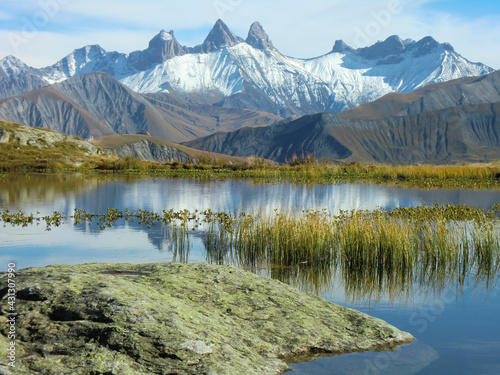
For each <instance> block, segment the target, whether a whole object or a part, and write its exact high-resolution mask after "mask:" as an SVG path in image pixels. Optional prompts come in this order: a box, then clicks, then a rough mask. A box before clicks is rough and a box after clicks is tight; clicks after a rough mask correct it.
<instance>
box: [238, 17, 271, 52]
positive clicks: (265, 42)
mask: <svg viewBox="0 0 500 375" xmlns="http://www.w3.org/2000/svg"><path fill="white" fill-rule="evenodd" d="M245 42H246V43H248V44H250V45H251V46H252V47H254V48H257V49H271V50H275V49H276V48H274V45H273V42H271V39H269V35H267V33H266V32H265V31H264V28H263V27H262V25H261V24H260V23H258V22H254V23H253V24H252V26H250V31H249V32H248V37H247V39H246V41H245Z"/></svg>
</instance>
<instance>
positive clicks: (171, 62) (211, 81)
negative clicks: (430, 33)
mask: <svg viewBox="0 0 500 375" xmlns="http://www.w3.org/2000/svg"><path fill="white" fill-rule="evenodd" d="M0 62H1V63H0V97H6V96H13V95H17V94H19V93H23V92H27V91H26V90H28V89H36V88H40V87H42V86H43V85H46V84H52V83H56V82H61V81H63V80H65V79H67V78H70V77H75V76H79V75H83V74H86V73H91V72H97V71H100V72H106V73H109V74H111V75H112V76H113V77H115V78H116V79H118V80H119V81H121V82H122V83H123V84H125V85H127V86H128V87H129V88H131V89H133V90H135V91H137V92H140V93H161V92H175V93H178V94H180V95H182V96H183V97H196V98H197V99H200V98H202V99H203V100H205V101H206V102H207V103H210V104H213V103H214V102H217V101H218V105H220V106H224V107H233V108H249V109H256V110H260V111H266V112H271V113H275V114H277V115H280V116H282V117H288V116H290V115H303V114H309V113H314V112H331V113H336V112H340V111H342V110H345V109H348V108H352V107H354V106H357V105H360V104H363V103H366V102H368V101H373V100H375V99H378V98H380V97H381V96H383V95H385V94H388V93H390V92H394V91H399V92H411V91H413V90H416V89H418V88H420V87H422V86H424V85H426V84H429V83H435V82H443V81H447V80H451V79H455V78H461V77H465V76H478V75H484V74H487V73H490V72H492V71H493V69H491V68H489V67H487V66H485V65H483V64H480V63H472V62H470V61H468V60H467V59H465V58H464V57H462V56H461V55H459V54H458V53H457V52H455V51H454V49H453V47H451V46H450V45H449V44H447V43H443V44H440V43H439V42H437V41H436V40H435V39H433V38H432V37H425V38H423V39H422V40H420V41H413V40H410V39H406V40H402V39H401V38H400V37H399V36H397V35H393V36H390V37H388V38H387V39H386V40H384V41H380V42H378V43H376V44H374V45H372V46H369V47H364V48H359V49H353V48H352V47H350V46H348V45H347V44H346V43H344V42H343V41H341V40H338V41H336V42H335V45H334V47H333V49H332V51H331V52H330V53H327V54H325V55H322V56H319V57H316V58H312V59H295V58H292V57H287V56H284V55H282V54H281V53H279V51H277V50H276V48H275V47H274V46H273V44H272V42H271V39H270V38H269V36H268V35H267V33H266V32H265V31H264V28H263V27H262V25H260V24H259V23H258V22H255V23H254V24H252V26H251V27H250V30H249V33H248V37H247V39H246V40H243V39H242V38H240V37H238V36H236V35H235V34H234V33H233V32H232V31H231V30H230V29H229V27H228V26H227V25H226V24H225V23H224V22H223V21H222V20H218V21H217V22H216V23H215V25H214V27H213V28H212V30H211V31H210V33H209V34H208V36H207V38H206V39H205V41H204V42H203V43H202V44H200V45H198V46H196V47H185V46H182V45H180V44H179V42H178V41H177V40H176V38H175V36H174V32H173V31H170V32H167V31H165V30H161V31H160V32H159V33H158V34H157V35H156V36H154V37H153V38H152V39H151V41H150V42H149V45H148V48H146V49H145V50H142V51H135V52H132V53H130V54H128V55H127V54H123V53H118V52H106V51H105V50H104V49H102V48H101V47H99V46H98V45H91V46H86V47H83V48H80V49H77V50H75V51H73V52H72V53H71V54H70V55H68V56H67V57H65V58H64V59H62V60H61V61H59V62H57V63H56V64H54V65H52V66H49V67H47V68H43V69H34V68H29V67H27V66H26V65H24V63H22V62H21V61H20V60H17V59H15V58H14V57H7V58H4V59H3V60H1V61H0Z"/></svg>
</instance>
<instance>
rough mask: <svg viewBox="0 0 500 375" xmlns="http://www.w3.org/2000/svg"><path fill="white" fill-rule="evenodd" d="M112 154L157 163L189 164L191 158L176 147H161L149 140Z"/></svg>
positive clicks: (117, 149) (124, 146)
mask: <svg viewBox="0 0 500 375" xmlns="http://www.w3.org/2000/svg"><path fill="white" fill-rule="evenodd" d="M110 151H111V152H112V153H114V154H116V155H118V156H120V157H126V156H134V157H136V158H138V159H140V160H149V161H156V162H160V163H161V162H173V161H178V162H182V163H184V162H188V161H189V160H191V157H190V156H189V155H188V154H186V153H184V152H182V151H179V150H178V149H176V148H174V147H169V146H165V145H160V144H157V143H154V142H151V141H149V140H147V139H143V140H140V141H139V142H136V143H132V144H127V145H123V146H120V147H118V148H115V149H111V150H110Z"/></svg>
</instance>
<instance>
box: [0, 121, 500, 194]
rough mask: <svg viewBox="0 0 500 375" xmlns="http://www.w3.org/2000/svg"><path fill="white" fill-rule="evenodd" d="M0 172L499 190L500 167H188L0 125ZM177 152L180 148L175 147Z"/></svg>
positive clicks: (219, 161)
mask: <svg viewBox="0 0 500 375" xmlns="http://www.w3.org/2000/svg"><path fill="white" fill-rule="evenodd" d="M0 142H1V143H0V172H33V171H36V172H47V171H50V172H54V171H60V172H74V171H78V172H99V173H107V174H109V173H127V174H131V175H138V176H153V177H165V178H196V179H200V180H212V179H253V180H255V181H258V182H280V181H289V182H295V183H306V184H307V183H329V184H330V183H345V182H357V181H367V182H375V183H387V184H397V185H404V186H415V187H424V188H500V161H499V162H495V163H484V164H481V163H477V164H461V165H443V166H438V165H396V166H390V165H381V164H367V163H356V162H351V163H348V164H345V163H342V162H341V161H339V162H326V161H319V160H315V159H313V158H311V157H303V158H293V159H291V160H289V161H288V163H286V164H282V165H278V164H276V163H273V162H271V161H269V160H264V159H258V158H253V157H249V158H235V157H229V156H227V157H226V156H223V155H214V154H210V153H205V152H202V151H198V150H196V151H197V153H196V155H195V156H193V159H192V161H191V162H187V163H180V162H175V161H174V162H168V163H155V162H148V161H141V160H139V159H136V158H134V157H125V158H120V157H118V156H116V155H114V154H110V153H109V152H107V151H104V150H102V149H99V148H98V147H96V146H95V145H92V144H90V143H88V142H85V141H84V140H83V139H81V138H78V137H73V136H69V135H64V134H61V133H57V132H55V131H51V130H47V129H38V128H29V127H23V126H21V125H16V124H12V123H6V122H3V121H0ZM179 147H182V146H179Z"/></svg>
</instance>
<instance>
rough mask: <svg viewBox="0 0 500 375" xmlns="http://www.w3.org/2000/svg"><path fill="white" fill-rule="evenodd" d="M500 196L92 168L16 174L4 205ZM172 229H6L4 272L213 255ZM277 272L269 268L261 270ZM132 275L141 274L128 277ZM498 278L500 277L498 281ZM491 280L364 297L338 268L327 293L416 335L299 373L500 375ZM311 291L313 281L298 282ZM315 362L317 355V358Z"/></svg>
mask: <svg viewBox="0 0 500 375" xmlns="http://www.w3.org/2000/svg"><path fill="white" fill-rule="evenodd" d="M498 202H500V192H499V191H498V190H485V191H480V190H477V191H476V190H422V189H405V188H398V187H389V186H383V185H370V184H345V185H310V186H305V185H294V184H288V183H282V184H271V185H265V184H253V183H252V182H248V181H213V182H197V181H193V180H182V179H178V180H168V179H156V180H154V179H136V178H132V177H119V176H114V177H109V176H108V177H102V176H88V175H57V176H49V175H18V176H17V178H15V179H12V178H9V179H8V180H0V210H5V209H9V210H11V211H16V210H19V209H22V210H24V211H25V212H36V211H40V212H41V214H48V213H50V212H53V211H60V212H63V213H66V214H68V215H70V214H72V213H73V209H75V208H79V209H85V210H87V212H96V211H99V210H101V211H105V210H106V209H107V208H108V207H113V208H117V209H121V210H123V209H125V208H129V209H131V210H135V209H145V210H154V211H161V210H163V209H166V210H168V209H173V210H181V209H188V210H190V211H194V210H195V209H198V210H203V209H207V208H210V209H212V210H213V211H227V212H230V211H234V210H238V211H244V212H249V211H252V210H261V211H266V212H272V210H273V209H279V210H289V211H301V210H305V209H326V210H327V211H328V212H330V213H333V214H335V213H338V211H339V210H349V209H375V208H377V207H382V208H394V207H403V206H419V205H432V204H434V203H437V204H467V205H470V206H473V207H479V208H489V207H490V206H491V205H492V204H494V203H498ZM169 238H170V233H169V228H166V227H161V226H157V227H153V228H151V229H149V230H148V229H146V228H145V227H143V226H139V225H135V224H132V223H124V222H118V223H116V225H114V227H113V228H110V229H107V230H105V231H100V230H99V229H98V228H97V227H93V226H90V227H88V226H85V225H83V224H81V225H78V226H73V225H72V224H71V223H66V224H63V225H62V226H61V227H59V228H53V229H52V230H51V231H45V227H44V226H38V227H36V226H33V227H29V228H12V227H5V228H0V265H2V266H1V267H2V268H3V269H2V271H5V270H6V267H7V264H8V263H9V262H10V261H14V262H15V263H16V265H17V267H18V268H26V267H30V266H45V265H49V264H79V263H89V262H102V263H104V262H111V263H124V262H128V263H151V262H171V261H187V262H189V263H194V262H200V261H207V254H206V252H205V251H204V246H203V239H202V236H201V235H199V234H193V235H192V236H191V237H190V250H189V252H188V253H187V254H186V253H182V254H181V253H178V252H177V253H176V252H175V249H174V247H173V246H172V245H173V244H172V243H171V242H170V241H169ZM255 271H256V272H258V273H259V274H262V275H264V276H271V275H272V274H273V272H271V270H269V269H266V268H262V269H259V270H255ZM130 276H131V277H132V276H134V275H132V274H131V275H130ZM495 283H496V284H495ZM490 284H491V285H490V286H489V288H486V287H485V285H482V284H481V283H479V284H477V283H474V280H470V281H469V284H468V285H465V286H464V288H463V289H461V290H457V288H456V286H455V285H445V286H444V288H440V290H435V289H433V288H429V289H428V290H422V289H418V288H416V289H415V290H413V291H411V292H410V293H406V294H404V295H400V296H397V295H396V296H394V295H390V296H389V295H388V294H384V293H382V294H380V295H356V296H354V295H353V294H352V293H350V292H349V291H347V290H346V288H345V285H344V284H343V281H342V279H341V278H339V277H338V275H331V277H330V278H329V282H328V285H325V286H324V288H322V289H321V290H319V291H318V292H319V294H320V296H322V297H324V298H325V299H327V300H329V301H332V302H335V303H337V304H341V305H345V306H348V307H353V308H356V309H358V310H360V311H363V312H366V313H368V314H370V315H372V316H375V317H378V318H381V319H383V320H385V321H387V322H388V323H390V324H392V325H394V326H396V327H397V328H399V329H401V330H403V331H407V332H410V333H411V334H412V335H413V336H415V337H416V338H417V341H416V342H415V343H413V344H411V345H408V346H406V347H404V348H401V349H398V351H396V352H394V353H391V354H393V355H389V353H364V354H349V355H343V356H338V357H331V358H319V359H316V360H314V361H312V362H307V363H300V364H292V368H293V371H292V372H290V373H297V374H353V373H354V374H443V373H453V374H492V375H493V374H499V373H500V355H499V354H500V322H499V320H498V316H500V292H499V289H498V275H494V277H493V279H492V280H491V283H490ZM295 286H297V287H299V288H301V289H303V290H308V291H311V289H313V288H311V287H310V285H309V286H308V285H307V283H303V282H302V283H298V285H295ZM311 359H314V358H311Z"/></svg>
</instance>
